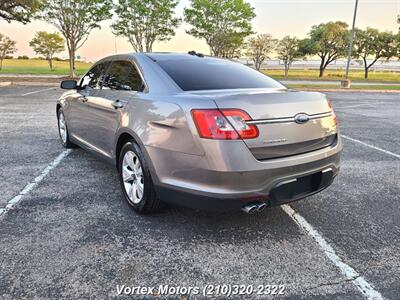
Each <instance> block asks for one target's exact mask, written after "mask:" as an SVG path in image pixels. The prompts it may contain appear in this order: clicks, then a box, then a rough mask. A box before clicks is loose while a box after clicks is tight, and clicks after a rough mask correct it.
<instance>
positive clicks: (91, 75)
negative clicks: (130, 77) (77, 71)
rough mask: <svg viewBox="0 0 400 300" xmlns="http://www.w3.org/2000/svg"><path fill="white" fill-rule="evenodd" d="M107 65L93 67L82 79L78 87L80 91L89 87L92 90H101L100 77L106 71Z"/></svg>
mask: <svg viewBox="0 0 400 300" xmlns="http://www.w3.org/2000/svg"><path fill="white" fill-rule="evenodd" d="M107 66H108V63H107V62H104V63H100V64H97V65H95V66H94V67H93V68H91V69H90V70H89V72H87V73H86V74H85V76H83V77H82V79H81V82H80V87H81V88H82V89H84V88H86V87H90V88H92V89H101V84H102V77H103V76H104V74H105V72H106V71H107Z"/></svg>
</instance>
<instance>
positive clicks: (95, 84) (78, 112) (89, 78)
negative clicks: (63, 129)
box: [69, 62, 109, 148]
mask: <svg viewBox="0 0 400 300" xmlns="http://www.w3.org/2000/svg"><path fill="white" fill-rule="evenodd" d="M108 65H109V63H107V62H105V63H99V64H96V65H95V66H94V67H92V68H91V69H90V70H89V71H88V72H87V73H86V74H85V76H83V77H82V79H81V81H80V82H79V89H78V91H77V93H76V94H75V95H74V99H73V101H70V113H71V116H72V117H71V118H70V120H71V121H70V122H69V127H70V132H71V135H72V138H73V139H76V140H78V141H79V142H80V143H81V144H83V145H84V146H86V147H88V148H92V145H91V144H90V142H89V141H90V139H91V136H92V135H93V132H92V128H91V120H90V114H89V103H90V102H91V101H93V99H96V97H97V94H98V92H99V91H100V88H101V85H100V83H101V81H100V80H101V77H102V76H104V74H105V72H106V71H107V67H108Z"/></svg>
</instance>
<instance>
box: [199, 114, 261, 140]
mask: <svg viewBox="0 0 400 300" xmlns="http://www.w3.org/2000/svg"><path fill="white" fill-rule="evenodd" d="M192 117H193V120H194V123H195V124H196V127H197V131H198V132H199V136H200V137H202V138H207V139H221V140H237V139H240V138H242V139H251V138H256V137H257V136H258V128H257V126H255V125H248V124H247V123H246V121H249V120H251V118H250V116H249V115H248V114H247V113H246V112H244V111H242V110H240V109H223V110H218V109H194V110H192Z"/></svg>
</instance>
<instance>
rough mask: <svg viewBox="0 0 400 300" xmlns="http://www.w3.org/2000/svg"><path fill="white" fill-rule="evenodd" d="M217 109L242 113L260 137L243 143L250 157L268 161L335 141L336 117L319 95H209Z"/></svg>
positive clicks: (263, 92) (276, 92)
mask: <svg viewBox="0 0 400 300" xmlns="http://www.w3.org/2000/svg"><path fill="white" fill-rule="evenodd" d="M208 95H210V96H211V97H213V99H214V101H215V103H216V105H217V106H218V108H219V109H241V110H244V111H245V112H247V113H248V114H249V115H250V117H251V118H252V120H251V121H248V124H255V125H256V126H257V127H258V130H259V136H258V137H257V138H253V139H244V140H243V141H244V142H245V143H246V145H247V146H248V148H249V149H250V151H251V152H252V153H253V155H254V156H255V157H256V158H257V159H259V160H263V159H270V158H278V157H285V156H290V155H296V154H301V153H305V152H310V151H314V150H318V149H321V148H324V147H327V146H329V145H331V144H333V143H335V141H336V138H337V137H336V124H335V116H334V114H333V112H332V109H331V107H330V105H329V103H328V101H327V100H326V98H325V96H324V95H323V94H320V93H312V92H297V91H286V90H271V91H270V90H260V91H254V90H253V91H234V90H231V91H225V92H222V91H218V92H215V93H211V94H210V93H208Z"/></svg>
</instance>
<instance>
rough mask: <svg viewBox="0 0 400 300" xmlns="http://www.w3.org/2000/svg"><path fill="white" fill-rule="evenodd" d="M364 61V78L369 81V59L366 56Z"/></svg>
mask: <svg viewBox="0 0 400 300" xmlns="http://www.w3.org/2000/svg"><path fill="white" fill-rule="evenodd" d="M363 61H364V78H365V79H367V78H368V69H369V68H368V64H367V57H366V56H364V57H363Z"/></svg>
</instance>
